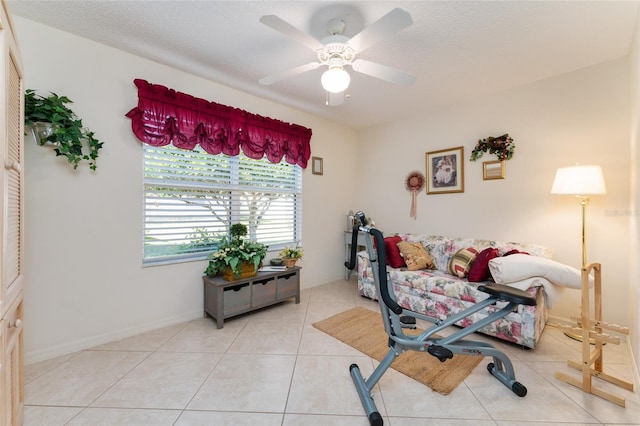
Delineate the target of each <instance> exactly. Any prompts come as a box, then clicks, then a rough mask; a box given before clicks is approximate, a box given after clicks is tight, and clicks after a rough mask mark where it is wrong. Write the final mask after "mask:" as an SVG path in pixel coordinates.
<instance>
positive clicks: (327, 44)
mask: <svg viewBox="0 0 640 426" xmlns="http://www.w3.org/2000/svg"><path fill="white" fill-rule="evenodd" d="M260 22H262V23H263V24H265V25H266V26H268V27H271V28H273V29H274V30H276V31H279V32H281V33H282V34H284V35H286V36H289V37H291V38H293V39H294V40H296V41H297V42H298V43H300V44H302V45H304V46H306V47H308V48H309V49H311V50H313V51H314V52H316V55H317V58H318V60H317V61H313V62H309V63H308V64H304V65H300V66H298V67H295V68H292V69H289V70H286V71H282V72H279V73H276V74H273V75H270V76H268V77H264V78H262V79H260V84H263V85H270V84H273V83H276V82H278V81H281V80H284V79H287V78H289V77H293V76H295V75H298V74H302V73H304V72H307V71H311V70H315V69H317V68H319V67H321V66H324V65H326V66H327V68H328V69H327V70H326V71H325V72H324V73H323V74H322V78H321V83H322V87H323V88H324V89H325V90H326V91H327V104H328V105H340V104H342V103H343V102H344V92H345V90H346V89H347V88H348V87H349V84H350V82H351V76H350V75H349V73H348V72H347V71H346V70H345V69H344V67H345V66H347V65H349V66H351V68H352V69H353V70H354V71H357V72H359V73H362V74H367V75H370V76H372V77H376V78H379V79H381V80H384V81H388V82H390V83H395V84H399V85H402V86H410V85H412V84H413V83H414V82H415V81H416V76H415V75H413V74H410V73H408V72H405V71H402V70H399V69H396V68H392V67H389V66H387V65H382V64H378V63H376V62H371V61H367V60H366V59H356V55H357V54H359V53H361V52H363V51H364V50H366V49H368V48H369V47H371V46H372V45H373V44H375V43H376V42H378V41H380V40H382V39H384V38H387V37H390V36H392V35H393V34H395V33H397V32H399V31H400V30H402V29H404V28H406V27H408V26H410V25H411V24H413V20H412V19H411V15H410V14H409V13H408V12H406V11H404V10H402V9H400V8H396V9H393V10H392V11H391V12H389V13H387V14H386V15H384V16H383V17H382V18H380V19H378V20H377V21H376V22H374V23H373V24H371V25H370V26H369V27H367V28H365V29H364V30H362V31H361V32H359V33H358V34H356V35H355V36H353V37H351V38H348V37H346V36H344V35H343V32H344V28H345V23H344V21H343V20H341V19H337V18H336V19H332V20H330V21H329V23H328V24H327V30H328V32H329V34H330V35H329V36H327V37H325V38H323V39H322V40H317V39H316V38H314V37H312V36H311V35H309V34H306V33H304V32H302V31H300V30H299V29H297V28H296V27H294V26H293V25H291V24H289V23H288V22H286V21H284V20H282V19H281V18H279V17H277V16H275V15H265V16H263V17H262V18H260Z"/></svg>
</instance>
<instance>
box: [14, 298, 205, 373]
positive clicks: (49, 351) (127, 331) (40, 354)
mask: <svg viewBox="0 0 640 426" xmlns="http://www.w3.org/2000/svg"><path fill="white" fill-rule="evenodd" d="M196 318H202V310H201V309H200V310H198V311H193V312H189V313H185V314H182V315H178V316H175V317H170V318H164V319H161V320H158V321H153V322H150V323H147V324H142V325H138V326H135V327H128V328H123V329H119V330H117V331H113V332H108V333H104V334H99V335H95V336H91V337H89V338H86V339H80V340H74V341H71V342H64V343H62V344H59V345H55V346H51V347H49V348H45V349H40V350H37V351H31V352H26V353H25V355H24V363H25V365H29V364H33V363H36V362H40V361H46V360H48V359H52V358H55V357H58V356H62V355H67V354H70V353H73V352H78V351H82V350H85V349H89V348H93V347H96V346H99V345H104V344H105V343H110V342H115V341H117V340H121V339H126V338H127V337H131V336H135V335H136V334H140V333H145V332H147V331H151V330H157V329H159V328H162V327H168V326H170V325H174V324H179V323H181V322H187V321H191V320H194V319H196Z"/></svg>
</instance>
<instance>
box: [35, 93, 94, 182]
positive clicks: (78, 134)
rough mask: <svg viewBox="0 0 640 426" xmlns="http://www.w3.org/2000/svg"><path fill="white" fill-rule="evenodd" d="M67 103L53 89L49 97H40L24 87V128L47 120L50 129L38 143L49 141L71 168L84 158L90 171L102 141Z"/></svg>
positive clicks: (75, 166)
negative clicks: (83, 123) (84, 124)
mask: <svg viewBox="0 0 640 426" xmlns="http://www.w3.org/2000/svg"><path fill="white" fill-rule="evenodd" d="M71 103H73V102H72V101H71V99H69V98H68V97H66V96H58V95H57V94H55V93H53V92H50V94H49V96H41V95H38V94H37V93H36V91H35V90H32V89H27V90H26V92H25V96H24V124H25V127H26V126H29V127H32V126H36V125H37V123H50V125H51V131H50V132H48V133H47V134H46V137H45V138H44V139H43V140H40V141H38V143H39V144H40V145H44V144H45V143H47V142H48V143H50V144H52V145H53V146H54V147H55V148H54V151H55V153H56V155H57V156H58V155H62V156H65V157H66V158H67V160H68V161H69V163H70V164H71V165H72V166H73V168H74V169H77V168H78V165H79V164H80V162H81V161H83V160H85V161H87V162H88V164H89V168H90V169H91V170H96V160H97V159H98V155H99V151H100V149H101V148H102V145H103V142H100V141H99V140H98V139H96V137H95V135H94V133H93V132H92V131H90V130H89V129H87V128H85V127H84V126H83V125H82V120H81V119H80V118H78V116H77V115H76V114H75V113H74V112H73V111H72V110H71V109H70V108H69V107H68V106H67V104H71Z"/></svg>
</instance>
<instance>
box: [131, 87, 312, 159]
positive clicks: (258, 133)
mask: <svg viewBox="0 0 640 426" xmlns="http://www.w3.org/2000/svg"><path fill="white" fill-rule="evenodd" d="M134 83H135V85H136V86H137V87H138V106H137V107H135V108H133V109H132V110H131V111H129V112H128V113H127V115H126V116H127V117H129V118H130V119H131V128H132V130H133V133H134V134H135V135H136V137H137V138H138V139H140V140H141V141H142V142H145V143H148V144H149V145H153V146H164V145H168V144H170V143H172V144H173V145H174V146H176V147H178V148H182V149H188V150H192V149H194V148H195V147H196V145H200V146H201V147H202V149H204V150H205V151H206V152H208V153H210V154H214V155H217V154H221V153H222V154H226V155H238V154H239V153H240V150H242V152H243V153H244V154H245V155H246V156H247V157H249V158H254V159H260V158H262V157H264V156H266V157H267V159H268V160H269V161H271V162H272V163H279V162H280V161H281V160H282V158H283V157H284V159H285V161H286V162H287V163H289V164H298V165H300V167H302V168H303V169H304V168H306V167H307V161H308V160H309V157H310V156H311V145H310V141H311V129H308V128H306V127H302V126H299V125H297V124H291V123H285V122H283V121H280V120H276V119H273V118H268V117H262V116H260V115H257V114H252V113H249V112H247V111H243V110H241V109H238V108H234V107H230V106H226V105H221V104H217V103H215V102H209V101H206V100H204V99H200V98H196V97H193V96H191V95H187V94H185V93H181V92H177V91H175V90H173V89H168V88H166V87H164V86H161V85H159V84H151V83H148V82H147V81H145V80H141V79H135V80H134Z"/></svg>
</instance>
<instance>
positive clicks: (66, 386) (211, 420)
mask: <svg viewBox="0 0 640 426" xmlns="http://www.w3.org/2000/svg"><path fill="white" fill-rule="evenodd" d="M356 286H357V283H356V282H355V281H354V280H353V279H352V280H351V281H337V282H334V283H330V284H326V285H323V286H320V287H315V288H312V289H308V290H304V291H303V292H302V298H301V302H300V304H295V303H293V301H289V302H285V303H282V304H280V305H276V306H273V307H271V308H267V309H264V310H261V311H258V312H255V313H252V314H248V315H244V316H241V317H237V318H233V319H229V320H227V321H226V322H225V325H224V328H223V329H221V330H217V329H216V326H215V323H214V321H213V320H212V319H211V318H207V319H197V320H193V321H190V322H187V323H183V324H178V325H175V326H171V327H166V328H163V329H160V330H155V331H152V332H148V333H144V334H141V335H138V336H134V337H131V338H128V339H124V340H121V341H117V342H113V343H109V344H105V345H102V346H99V347H96V348H92V349H90V350H85V351H81V352H77V353H74V354H70V355H66V356H63V357H59V358H56V359H52V360H48V361H44V362H40V363H37V364H32V365H28V366H26V368H25V370H26V379H25V382H26V386H25V400H26V407H25V413H24V424H25V425H51V426H53V425H92V426H96V425H109V426H111V425H125V424H128V425H153V426H161V425H176V426H187V425H234V426H236V425H250V426H257V425H267V426H270V425H274V426H275V425H282V426H293V425H323V426H324V425H338V426H351V425H354V426H364V425H367V424H368V422H367V419H366V416H365V415H364V411H363V409H362V406H361V404H360V400H359V399H358V396H357V393H356V391H355V388H354V385H353V383H352V381H351V376H350V374H349V365H351V364H352V363H354V362H355V363H358V364H359V365H360V367H361V369H362V371H363V374H364V375H365V377H366V376H368V375H369V374H370V373H371V371H372V370H373V368H374V361H373V360H372V359H371V358H369V357H367V356H365V355H363V354H361V353H360V352H357V351H356V350H354V349H352V348H350V347H349V346H347V345H345V344H343V343H341V342H339V341H337V340H335V339H333V338H332V337H330V336H328V335H326V334H324V333H322V332H320V331H318V330H316V329H315V328H314V327H313V326H312V324H313V323H314V322H316V321H319V320H322V319H324V318H327V317H329V316H331V315H333V314H337V313H339V312H342V311H345V310H347V309H350V308H352V307H354V306H356V305H360V306H365V307H367V308H370V309H373V310H377V309H378V308H377V304H376V303H374V302H372V301H370V300H368V299H365V298H362V297H360V296H358V294H357V289H356ZM474 338H477V337H474ZM480 338H482V339H484V338H483V337H480ZM487 340H489V341H491V342H492V343H493V344H494V345H496V346H498V347H500V348H501V349H502V350H503V351H505V352H506V353H507V354H508V355H509V357H510V358H511V360H512V362H513V364H514V368H515V370H516V376H517V379H518V381H520V382H521V383H522V384H524V385H525V386H526V387H527V389H528V391H529V392H528V394H527V396H526V397H524V398H519V397H517V396H516V395H515V394H513V393H512V392H511V391H510V390H509V389H507V388H506V387H505V386H504V385H502V384H501V383H499V382H498V381H497V380H496V379H495V378H493V377H492V376H491V375H490V374H489V373H488V372H487V370H486V365H487V363H488V362H489V360H485V361H486V362H485V361H483V362H482V363H480V365H479V366H478V367H477V368H476V369H475V370H474V371H473V373H472V374H471V375H470V376H469V377H468V378H467V379H466V380H465V381H464V382H463V383H462V384H461V385H460V386H459V387H458V388H457V389H456V390H454V391H453V392H452V393H451V394H449V395H447V396H443V395H440V394H438V393H436V392H433V391H431V389H429V388H427V387H425V386H424V385H422V384H420V383H418V382H416V381H414V380H412V379H410V378H408V377H406V376H404V375H403V374H401V373H398V372H396V371H395V370H393V369H389V370H388V371H387V373H386V374H385V375H384V376H383V378H382V379H381V381H380V383H379V384H378V386H377V387H376V389H375V391H374V399H375V400H376V404H377V407H378V409H379V411H380V413H381V414H382V415H383V417H384V420H385V424H387V425H392V426H405V425H427V424H432V423H434V422H437V423H438V424H440V425H501V426H507V425H521V424H527V425H535V424H545V425H549V424H556V425H560V424H571V425H573V426H575V425H586V424H607V425H614V424H615V425H620V424H636V425H640V397H639V395H638V393H637V392H629V391H624V390H622V389H620V388H618V387H615V386H612V385H608V384H607V383H604V384H602V387H603V388H605V389H608V390H610V391H611V392H614V393H616V394H619V395H620V396H622V397H624V398H626V401H627V406H626V408H622V407H619V406H617V405H615V404H612V403H610V402H608V401H605V400H603V399H601V398H598V397H595V396H593V395H588V394H585V393H583V392H582V391H580V390H579V389H577V388H574V387H572V386H569V385H567V384H565V383H563V382H561V381H559V380H557V379H555V378H554V373H555V372H556V371H567V372H568V373H569V374H573V375H577V371H575V370H571V369H570V368H568V367H567V366H566V360H567V359H568V358H571V359H576V360H577V359H578V358H579V354H580V353H579V350H580V343H579V342H576V341H573V340H571V339H569V338H567V337H565V336H564V335H563V334H562V331H561V330H559V329H557V328H553V327H547V328H546V329H545V332H544V335H543V338H542V340H541V342H540V344H539V346H538V347H537V348H536V349H535V350H524V349H521V348H519V347H516V346H513V345H509V344H503V343H500V341H497V340H495V339H487ZM605 349H606V363H605V367H606V368H605V370H606V371H609V372H610V373H611V374H615V375H616V376H618V377H621V378H623V379H625V380H628V381H633V377H632V370H631V368H630V358H629V356H628V354H627V350H626V345H619V346H617V345H611V344H609V345H607V346H606V347H605ZM596 380H597V379H596Z"/></svg>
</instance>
